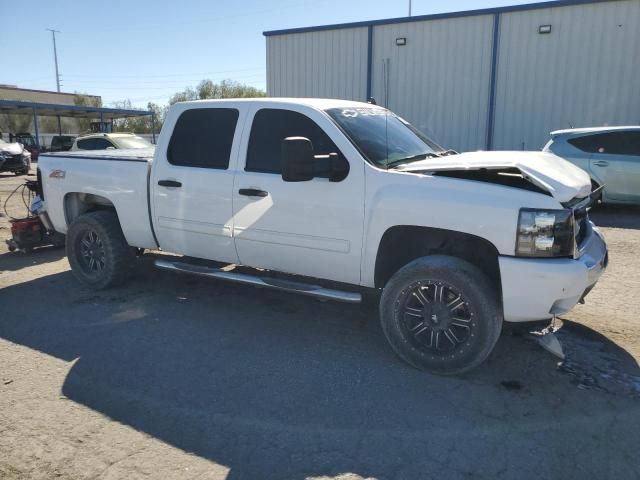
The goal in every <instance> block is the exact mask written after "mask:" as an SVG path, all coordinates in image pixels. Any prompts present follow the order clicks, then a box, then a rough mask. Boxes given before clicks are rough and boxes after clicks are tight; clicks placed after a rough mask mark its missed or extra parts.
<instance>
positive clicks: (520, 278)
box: [499, 222, 609, 322]
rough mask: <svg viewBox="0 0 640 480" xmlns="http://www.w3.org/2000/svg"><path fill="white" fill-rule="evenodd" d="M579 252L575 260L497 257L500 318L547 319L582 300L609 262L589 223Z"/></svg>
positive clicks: (521, 320) (566, 310)
mask: <svg viewBox="0 0 640 480" xmlns="http://www.w3.org/2000/svg"><path fill="white" fill-rule="evenodd" d="M580 252H581V255H580V257H579V258H576V259H570V258H553V259H542V258H536V259H532V258H518V257H507V256H501V257H499V264H500V276H501V281H502V299H503V310H504V319H505V320H506V321H508V322H527V321H533V320H542V319H545V318H551V317H553V316H554V315H561V314H564V313H566V312H568V311H569V310H571V309H572V308H573V307H574V306H575V305H576V304H577V303H578V302H580V301H581V300H583V299H584V297H585V296H586V294H587V293H589V291H590V290H591V289H592V288H593V287H594V286H595V284H596V283H597V281H598V279H599V278H600V276H601V275H602V274H603V273H604V270H605V269H606V267H607V264H608V262H609V254H608V251H607V244H606V243H605V241H604V239H603V238H602V235H601V234H600V233H599V232H598V230H597V228H596V227H595V226H594V225H593V223H591V222H589V233H588V235H587V238H586V239H585V241H584V243H583V245H582V247H581V248H580Z"/></svg>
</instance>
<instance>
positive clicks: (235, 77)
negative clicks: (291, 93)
mask: <svg viewBox="0 0 640 480" xmlns="http://www.w3.org/2000/svg"><path fill="white" fill-rule="evenodd" d="M257 77H263V78H264V77H266V75H265V74H264V73H256V74H252V75H229V76H228V77H227V78H228V79H229V80H241V79H244V78H257ZM216 78H221V77H220V76H211V75H210V76H205V77H193V78H190V79H176V80H141V81H136V80H108V79H104V80H85V79H80V78H78V79H74V78H71V79H69V80H67V83H71V84H83V85H92V86H96V87H99V86H102V85H106V86H111V85H125V86H126V85H138V86H144V85H149V86H157V85H159V84H160V85H162V84H164V85H167V86H171V85H178V86H180V85H185V84H188V83H193V82H200V81H202V80H210V79H216Z"/></svg>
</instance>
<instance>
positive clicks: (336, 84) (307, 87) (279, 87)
mask: <svg viewBox="0 0 640 480" xmlns="http://www.w3.org/2000/svg"><path fill="white" fill-rule="evenodd" d="M367 38H368V36H367V27H360V28H344V29H338V30H326V31H319V32H307V33H293V34H287V35H275V36H268V37H267V93H268V94H269V95H270V96H273V97H319V98H342V99H348V100H365V99H366V83H367V41H368V40H367Z"/></svg>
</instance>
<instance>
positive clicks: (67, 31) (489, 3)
mask: <svg viewBox="0 0 640 480" xmlns="http://www.w3.org/2000/svg"><path fill="white" fill-rule="evenodd" d="M532 1H534V0H529V1H518V0H450V1H443V0H439V1H436V0H413V1H412V13H413V15H426V14H431V13H442V12H453V11H460V10H472V9H478V8H489V7H497V6H504V5H514V4H522V3H532ZM408 4H409V2H408V0H272V1H259V0H234V1H232V2H230V1H219V0H210V1H206V0H180V1H176V0H171V1H169V0H128V1H122V0H103V1H99V0H98V1H95V0H94V1H87V0H83V1H77V0H57V1H54V0H38V1H29V0H27V1H25V2H24V3H22V2H16V1H15V0H0V18H2V19H3V22H2V25H3V28H2V29H1V30H0V59H1V61H0V65H2V68H0V84H10V85H18V86H19V87H22V88H34V89H42V90H55V89H56V82H55V67H54V61H53V46H52V40H51V33H50V32H49V31H47V30H46V29H48V28H53V29H56V30H59V31H60V33H59V34H57V36H56V41H57V49H58V65H59V69H60V74H61V76H62V91H65V92H81V93H89V94H93V95H101V96H102V100H103V104H104V105H105V106H110V105H112V104H113V102H115V101H122V100H125V99H130V100H131V102H132V104H133V105H134V106H137V107H145V106H146V104H147V102H149V101H152V102H155V103H158V104H160V105H163V104H165V103H166V102H167V101H168V99H169V97H170V96H171V95H172V94H173V93H175V92H178V91H181V90H183V89H184V88H185V87H187V86H195V85H197V84H198V83H199V82H200V80H202V79H205V78H209V79H211V80H214V81H220V80H222V79H232V80H236V81H238V82H241V83H245V84H248V85H252V86H255V87H258V88H261V89H265V87H266V80H265V77H266V65H265V37H264V36H263V35H262V32H263V31H266V30H277V29H282V28H295V27H306V26H312V25H324V24H331V23H343V22H355V21H363V20H374V19H381V18H392V17H402V16H406V15H407V14H408Z"/></svg>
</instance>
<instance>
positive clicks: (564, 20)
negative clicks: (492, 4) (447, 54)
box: [494, 0, 640, 150]
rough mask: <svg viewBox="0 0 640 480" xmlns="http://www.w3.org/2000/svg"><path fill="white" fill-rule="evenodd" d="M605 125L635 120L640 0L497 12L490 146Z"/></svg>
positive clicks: (638, 120) (518, 145) (535, 142)
mask: <svg viewBox="0 0 640 480" xmlns="http://www.w3.org/2000/svg"><path fill="white" fill-rule="evenodd" d="M540 25H551V29H552V30H551V33H550V34H546V35H541V34H539V33H538V27H539V26H540ZM607 124H608V125H626V124H636V125H637V124H640V1H638V0H626V1H616V2H602V3H594V4H587V5H576V6H566V7H556V8H547V9H542V10H529V11H520V12H507V13H502V14H501V15H500V36H499V55H498V70H497V84H496V110H495V135H494V148H495V149H522V148H523V146H524V148H525V149H527V150H530V149H540V148H542V147H543V146H544V144H545V142H546V141H547V139H548V138H549V132H550V131H552V130H555V129H559V128H570V127H587V126H597V125H607Z"/></svg>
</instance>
